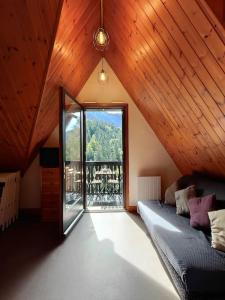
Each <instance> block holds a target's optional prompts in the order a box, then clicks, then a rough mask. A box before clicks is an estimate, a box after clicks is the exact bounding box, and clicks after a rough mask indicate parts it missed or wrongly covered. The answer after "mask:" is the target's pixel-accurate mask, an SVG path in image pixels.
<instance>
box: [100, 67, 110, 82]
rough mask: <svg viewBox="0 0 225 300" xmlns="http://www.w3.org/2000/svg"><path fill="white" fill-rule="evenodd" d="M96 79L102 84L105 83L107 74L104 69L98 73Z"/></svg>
mask: <svg viewBox="0 0 225 300" xmlns="http://www.w3.org/2000/svg"><path fill="white" fill-rule="evenodd" d="M98 79H99V81H100V82H102V83H103V82H106V81H107V79H108V76H107V73H106V72H105V70H104V69H102V70H101V71H100V72H99V74H98Z"/></svg>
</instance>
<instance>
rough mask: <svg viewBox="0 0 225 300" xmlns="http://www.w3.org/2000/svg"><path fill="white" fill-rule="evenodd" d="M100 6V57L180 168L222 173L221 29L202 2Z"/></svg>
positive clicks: (224, 66) (157, 0) (158, 0)
mask: <svg viewBox="0 0 225 300" xmlns="http://www.w3.org/2000/svg"><path fill="white" fill-rule="evenodd" d="M105 11H106V12H105V14H106V18H105V23H106V28H107V29H108V31H109V34H110V36H111V41H112V42H111V45H110V49H109V51H108V52H107V55H106V57H107V60H108V61H109V63H110V64H111V66H112V68H113V69H114V71H115V72H116V74H117V75H118V77H119V78H120V80H121V82H122V83H123V85H124V86H125V88H126V89H127V91H128V92H129V93H130V95H131V97H132V98H133V100H134V101H135V103H136V104H137V106H138V107H139V108H140V110H141V111H142V113H143V114H144V116H145V118H146V120H147V121H148V122H149V124H150V126H151V127H152V128H153V130H154V131H155V133H156V134H157V135H158V137H159V138H160V140H161V142H162V143H163V144H164V146H165V148H166V149H167V150H168V152H169V153H170V154H171V156H172V158H173V159H174V161H175V162H176V164H177V166H178V167H179V169H180V170H181V172H183V173H188V172H190V171H192V170H204V171H208V172H211V173H216V174H218V175H225V118H224V113H225V98H224V95H225V76H224V70H225V46H224V29H223V28H222V26H221V25H220V24H219V23H218V21H217V20H216V18H215V17H214V16H213V15H212V13H211V12H210V11H209V8H208V7H207V6H206V3H205V2H203V1H201V0H200V1H197V0H196V1H194V0H138V1H132V0H126V1H119V2H118V1H116V0H110V1H107V5H106V6H105ZM208 14H209V15H208ZM112 20H116V22H112Z"/></svg>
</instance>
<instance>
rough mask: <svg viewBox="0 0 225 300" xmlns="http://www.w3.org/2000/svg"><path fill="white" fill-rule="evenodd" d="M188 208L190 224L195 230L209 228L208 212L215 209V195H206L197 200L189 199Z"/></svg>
mask: <svg viewBox="0 0 225 300" xmlns="http://www.w3.org/2000/svg"><path fill="white" fill-rule="evenodd" d="M188 208H189V210H190V216H191V219H190V224H191V226H192V227H195V228H203V229H204V228H205V229H207V228H209V227H210V221H209V217H208V212H209V211H213V210H215V208H216V196H215V194H211V195H207V196H204V197H199V198H197V197H196V198H191V199H189V201H188Z"/></svg>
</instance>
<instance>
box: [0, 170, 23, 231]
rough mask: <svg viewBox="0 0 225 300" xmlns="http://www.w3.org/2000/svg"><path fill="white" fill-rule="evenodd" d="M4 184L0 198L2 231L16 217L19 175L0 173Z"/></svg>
mask: <svg viewBox="0 0 225 300" xmlns="http://www.w3.org/2000/svg"><path fill="white" fill-rule="evenodd" d="M0 182H1V183H3V184H4V187H3V189H2V195H1V197H0V228H1V229H2V230H4V229H5V228H6V227H8V226H9V225H10V224H11V223H12V222H14V221H15V219H16V218H17V217H18V210H19V186H20V173H19V172H16V173H0Z"/></svg>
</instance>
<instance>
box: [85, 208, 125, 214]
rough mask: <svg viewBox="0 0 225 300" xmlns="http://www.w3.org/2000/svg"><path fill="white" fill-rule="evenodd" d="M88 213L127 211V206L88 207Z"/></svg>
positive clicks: (86, 210)
mask: <svg viewBox="0 0 225 300" xmlns="http://www.w3.org/2000/svg"><path fill="white" fill-rule="evenodd" d="M85 212H86V213H112V212H113V213H114V212H127V210H126V209H125V208H113V209H110V208H106V209H102V208H97V207H96V208H86V209H85Z"/></svg>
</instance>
